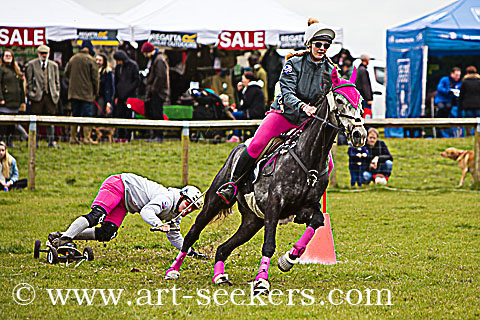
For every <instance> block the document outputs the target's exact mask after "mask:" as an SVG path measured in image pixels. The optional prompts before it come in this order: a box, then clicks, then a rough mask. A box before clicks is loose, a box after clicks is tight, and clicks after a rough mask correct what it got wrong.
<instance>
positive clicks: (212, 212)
mask: <svg viewBox="0 0 480 320" xmlns="http://www.w3.org/2000/svg"><path fill="white" fill-rule="evenodd" d="M213 190H214V189H213ZM212 193H214V191H213V192H212V191H211V190H209V191H208V193H207V196H206V199H205V205H204V207H203V209H202V211H201V212H200V213H199V214H198V216H197V218H196V219H195V223H194V225H193V226H192V227H191V228H190V230H189V231H188V233H187V235H186V236H185V239H184V240H183V245H182V250H181V251H180V252H179V253H178V255H177V257H176V258H175V261H174V262H173V263H172V265H171V266H170V268H168V270H167V272H166V274H165V279H167V280H175V279H178V278H179V277H180V267H181V266H182V263H183V260H184V259H185V257H186V256H187V253H188V250H189V249H190V248H191V247H192V246H193V244H194V243H195V242H196V241H197V240H198V238H199V237H200V233H201V232H202V231H203V229H205V227H206V226H207V225H208V223H209V222H210V221H212V220H213V218H215V217H216V216H217V215H218V213H219V211H220V209H219V208H221V206H222V205H221V204H220V203H219V202H220V201H219V200H218V199H217V198H216V197H213V196H212Z"/></svg>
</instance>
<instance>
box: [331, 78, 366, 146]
mask: <svg viewBox="0 0 480 320" xmlns="http://www.w3.org/2000/svg"><path fill="white" fill-rule="evenodd" d="M356 78H357V69H356V68H354V69H353V73H352V76H351V77H350V79H348V80H346V79H343V78H340V77H339V76H338V72H337V69H336V68H333V71H332V83H333V89H332V91H331V92H330V93H329V94H328V95H327V97H328V103H329V105H330V110H331V111H332V113H333V114H334V115H335V119H332V120H333V121H335V122H336V124H337V125H338V126H339V127H340V128H342V129H344V130H345V134H346V135H347V138H348V140H350V141H351V142H352V145H353V146H354V147H361V146H363V145H364V144H365V141H366V138H367V131H366V130H365V128H364V127H363V117H362V116H363V107H362V105H361V103H362V97H361V96H360V92H358V90H357V88H356V87H355V79H356Z"/></svg>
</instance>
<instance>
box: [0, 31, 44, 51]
mask: <svg viewBox="0 0 480 320" xmlns="http://www.w3.org/2000/svg"><path fill="white" fill-rule="evenodd" d="M45 40H46V39H45V28H15V27H0V46H3V47H11V46H16V47H38V46H41V45H43V44H45Z"/></svg>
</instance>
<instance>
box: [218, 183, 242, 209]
mask: <svg viewBox="0 0 480 320" xmlns="http://www.w3.org/2000/svg"><path fill="white" fill-rule="evenodd" d="M231 188H233V194H231V195H228V194H224V193H222V192H224V191H226V192H228V191H231ZM217 195H218V196H219V197H220V198H222V200H223V201H225V203H226V204H227V205H230V203H232V201H233V200H234V199H235V197H236V195H237V185H236V184H235V183H234V182H232V181H230V182H227V183H225V184H223V185H222V186H220V188H218V190H217Z"/></svg>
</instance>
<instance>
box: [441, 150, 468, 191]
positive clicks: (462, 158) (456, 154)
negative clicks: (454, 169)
mask: <svg viewBox="0 0 480 320" xmlns="http://www.w3.org/2000/svg"><path fill="white" fill-rule="evenodd" d="M440 155H441V156H442V157H444V158H449V159H452V160H455V161H457V163H458V165H459V166H460V168H462V178H461V179H460V183H459V185H458V186H459V187H461V186H462V185H463V181H465V176H466V175H467V172H470V174H471V175H472V179H473V172H474V171H475V154H474V153H473V151H466V150H460V149H457V148H448V149H446V150H445V151H443V152H442V153H440Z"/></svg>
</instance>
